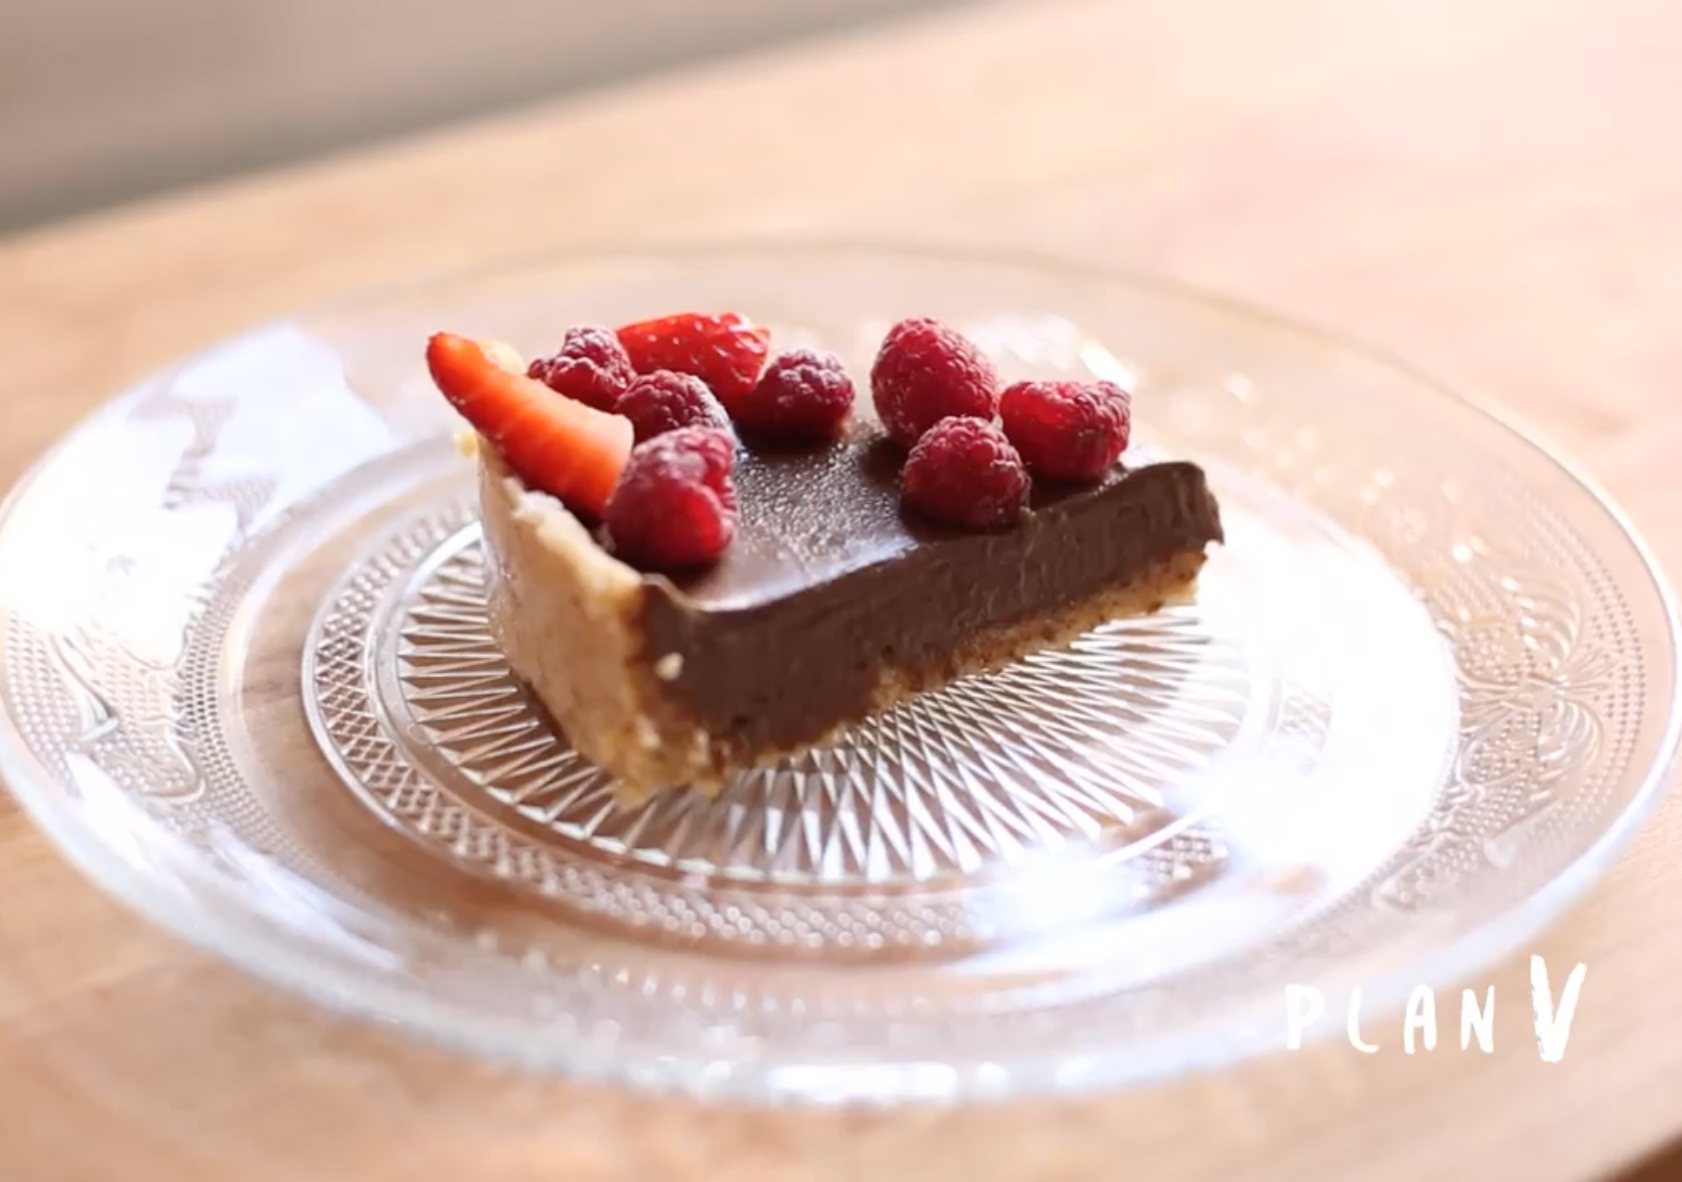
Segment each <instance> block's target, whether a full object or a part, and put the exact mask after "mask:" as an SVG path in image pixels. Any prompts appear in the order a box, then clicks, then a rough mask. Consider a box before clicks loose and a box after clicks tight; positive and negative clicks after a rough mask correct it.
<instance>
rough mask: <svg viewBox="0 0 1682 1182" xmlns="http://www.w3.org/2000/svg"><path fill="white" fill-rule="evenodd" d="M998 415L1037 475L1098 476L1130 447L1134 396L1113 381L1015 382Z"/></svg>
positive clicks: (1054, 477)
mask: <svg viewBox="0 0 1682 1182" xmlns="http://www.w3.org/2000/svg"><path fill="white" fill-rule="evenodd" d="M999 417H1000V419H1001V420H1002V421H1003V423H1004V429H1005V434H1006V435H1007V436H1009V437H1010V441H1011V442H1012V443H1013V444H1015V445H1016V450H1017V451H1018V452H1020V453H1021V454H1022V459H1023V461H1024V462H1025V463H1026V464H1027V465H1028V470H1029V471H1030V472H1032V473H1033V474H1034V475H1035V476H1038V477H1044V478H1045V479H1048V480H1075V481H1088V480H1096V479H1098V478H1099V477H1100V476H1102V475H1103V474H1104V473H1105V472H1107V471H1109V469H1110V468H1111V467H1112V466H1113V465H1114V464H1115V462H1116V460H1118V459H1120V458H1121V453H1122V452H1124V451H1126V450H1127V438H1128V436H1129V434H1131V432H1132V426H1133V399H1132V396H1131V395H1129V394H1128V393H1127V391H1126V390H1124V389H1122V388H1121V387H1120V386H1118V385H1116V384H1115V383H1114V382H1017V383H1016V384H1015V385H1013V386H1009V387H1006V389H1005V392H1004V393H1003V394H1002V395H1000V396H999Z"/></svg>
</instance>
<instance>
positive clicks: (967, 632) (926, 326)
mask: <svg viewBox="0 0 1682 1182" xmlns="http://www.w3.org/2000/svg"><path fill="white" fill-rule="evenodd" d="M768 343H769V337H768V334H767V333H765V331H764V330H763V329H759V328H756V327H754V326H752V325H751V324H749V323H748V322H747V321H745V320H742V319H741V318H740V317H734V316H723V317H718V316H676V317H667V318H664V319H662V320H660V321H653V322H647V323H645V324H642V325H634V326H629V327H627V328H623V329H620V330H618V331H617V332H616V333H615V332H610V331H608V330H605V329H583V330H574V332H572V333H569V334H568V335H567V338H566V342H565V343H564V344H563V346H562V348H561V350H560V351H559V352H558V353H557V354H556V355H555V356H554V357H551V358H545V359H541V360H539V361H537V362H533V363H532V364H531V365H530V366H527V367H522V365H521V364H520V363H519V361H518V359H517V358H516V357H514V356H513V355H512V353H511V351H510V350H508V349H506V348H505V347H503V346H498V345H483V344H480V343H477V342H474V341H471V340H468V339H466V338H462V337H456V336H451V335H449V334H439V335H437V336H435V337H433V338H432V341H431V342H430V344H429V347H428V362H429V365H430V368H431V370H432V374H433V377H434V380H435V381H436V382H437V384H438V386H439V389H440V390H441V391H442V392H443V393H444V395H445V396H446V398H448V399H449V401H450V402H451V403H452V404H453V405H454V406H455V407H456V408H457V409H458V410H459V411H460V412H461V413H462V415H463V416H464V417H465V418H466V419H467V420H468V421H469V423H470V424H472V426H473V427H474V429H475V434H474V435H473V437H472V438H473V440H474V443H475V447H474V449H473V450H474V451H475V452H476V455H477V462H478V467H479V500H480V511H481V517H482V521H483V529H484V545H485V548H486V554H487V569H488V572H489V576H488V583H487V592H488V610H489V613H490V620H491V625H492V629H493V632H494V635H495V637H496V639H497V641H498V643H499V645H500V646H501V648H502V650H503V652H504V654H505V656H506V658H507V660H508V662H509V665H510V666H511V668H512V669H513V671H514V673H515V674H516V675H517V676H518V677H519V678H520V679H521V680H522V681H523V682H524V683H525V684H526V685H527V686H528V688H529V689H530V691H531V692H532V694H533V695H534V696H535V697H536V699H537V700H538V701H539V702H540V703H541V704H542V706H543V707H544V708H545V709H546V710H547V712H548V713H549V715H550V716H551V717H552V719H553V721H554V722H555V723H556V724H557V725H558V727H559V728H560V729H561V730H562V731H564V732H565V734H566V737H567V738H568V740H569V741H570V742H571V743H572V744H573V746H574V747H575V748H576V749H577V750H578V751H579V752H580V754H582V755H583V756H584V757H585V758H586V759H588V760H590V761H591V762H593V763H595V764H596V765H597V766H598V767H601V768H603V769H604V770H606V771H608V772H610V773H612V774H613V775H614V776H615V777H617V779H618V782H619V786H618V791H619V794H620V796H621V799H623V800H624V801H625V802H627V803H631V802H635V801H638V800H641V799H644V798H646V797H647V796H649V795H651V794H652V793H654V792H657V791H660V790H663V789H676V788H683V789H689V790H693V791H699V792H703V793H712V792H715V791H716V790H717V789H718V788H719V787H720V786H721V785H723V784H724V783H726V782H728V781H729V780H730V779H731V778H732V777H733V776H735V775H736V774H738V773H740V772H742V771H745V770H748V769H751V768H754V767H757V766H762V765H764V764H767V763H770V762H773V761H775V760H778V759H781V758H785V757H788V756H791V755H797V754H799V753H800V752H802V751H804V750H806V749H808V748H810V747H812V746H814V745H816V744H819V743H822V742H824V741H825V740H826V739H828V738H829V737H831V736H833V735H834V734H835V733H836V732H837V731H839V730H841V729H843V728H845V727H847V726H849V725H852V724H856V723H858V722H861V721H863V720H865V719H867V718H869V717H871V716H872V715H874V714H876V713H877V712H879V711H882V710H884V709H886V708H888V707H890V706H892V705H894V704H895V703H897V702H900V701H902V700H904V699H906V698H908V697H910V696H912V695H914V694H917V693H920V692H923V691H927V690H931V689H935V688H938V687H940V686H943V685H946V684H948V683H950V682H951V681H953V680H955V679H957V678H960V677H964V676H967V675H970V674H975V673H980V672H986V671H990V670H994V669H997V668H999V667H1001V666H1003V665H1006V664H1008V663H1010V662H1012V661H1015V660H1018V659H1020V658H1021V657H1023V656H1026V655H1028V654H1030V653H1033V652H1036V651H1039V650H1042V649H1046V648H1051V647H1059V646H1062V645H1065V644H1067V643H1068V642H1070V641H1072V640H1073V639H1074V638H1076V637H1078V636H1080V635H1081V634H1083V633H1085V632H1087V631H1089V630H1090V629H1092V628H1093V627H1095V626H1097V625H1098V624H1100V623H1103V622H1104V621H1107V620H1112V619H1116V618H1119V617H1124V616H1136V615H1141V614H1146V613H1150V612H1154V611H1157V610H1159V609H1160V608H1161V607H1163V606H1164V605H1165V604H1169V603H1173V602H1179V601H1183V600H1185V599H1188V598H1189V597H1190V596H1191V595H1192V594H1193V592H1194V588H1195V585H1196V580H1197V577H1198V574H1199V572H1200V571H1201V570H1202V568H1203V565H1204V563H1205V560H1206V554H1207V550H1208V547H1209V545H1210V544H1211V543H1215V542H1221V541H1223V540H1224V535H1223V533H1222V526H1221V517H1220V510H1219V507H1218V505H1217V502H1216V500H1215V497H1214V496H1213V494H1212V493H1211V491H1210V489H1209V487H1208V483H1207V480H1206V478H1205V475H1204V472H1203V471H1202V469H1201V468H1199V467H1198V466H1197V465H1195V464H1192V463H1188V462H1181V461H1172V462H1161V463H1151V464H1147V465H1143V466H1139V467H1129V466H1127V465H1125V464H1123V463H1121V462H1119V457H1120V456H1121V454H1122V452H1123V450H1124V449H1125V447H1126V443H1127V436H1128V434H1129V429H1130V420H1131V406H1130V401H1129V398H1128V395H1127V394H1126V392H1125V391H1122V390H1120V389H1118V388H1117V387H1114V386H1111V385H1108V384H1107V383H1102V382H1088V383H1075V382H1026V383H1018V384H1017V385H1014V386H1010V387H1008V388H1005V389H1003V390H1002V391H1001V390H1000V389H998V384H997V381H996V379H995V377H994V375H993V370H992V367H991V365H990V364H989V363H988V362H987V360H986V359H985V357H983V356H982V355H981V354H980V353H979V351H978V350H976V349H975V348H974V346H973V345H971V344H970V343H969V342H968V341H967V340H965V339H964V338H963V337H961V336H960V335H958V334H957V333H955V332H954V331H952V330H951V329H949V328H946V327H945V326H943V325H940V324H938V323H937V322H934V321H928V320H912V321H903V322H901V323H900V324H899V325H896V326H895V328H894V329H893V330H891V331H890V332H889V334H888V336H887V338H886V339H885V340H884V342H883V346H882V351H881V352H880V354H879V355H878V357H877V359H876V363H875V365H874V366H873V368H872V371H871V388H872V395H873V398H872V399H871V400H870V402H869V403H868V404H865V403H862V402H861V404H860V405H859V406H857V407H856V408H855V407H854V405H853V404H854V398H853V386H852V382H851V380H850V378H849V377H848V375H847V373H846V371H845V369H844V368H843V367H842V365H841V364H840V362H839V361H838V360H836V359H835V358H833V357H830V356H828V355H825V354H820V353H815V352H811V351H807V350H796V351H792V352H788V353H783V354H781V355H778V356H776V357H769V356H768V353H769V349H768Z"/></svg>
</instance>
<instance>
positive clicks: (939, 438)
mask: <svg viewBox="0 0 1682 1182" xmlns="http://www.w3.org/2000/svg"><path fill="white" fill-rule="evenodd" d="M1029 484H1030V481H1029V479H1028V469H1027V468H1026V467H1024V466H1023V464H1022V457H1021V456H1019V455H1017V454H1016V449H1015V448H1014V447H1012V446H1011V445H1010V440H1008V439H1006V438H1005V433H1004V432H1003V431H1001V430H999V429H998V428H997V427H995V426H994V425H993V424H992V423H989V422H987V421H986V420H985V419H974V418H963V417H952V418H945V419H942V420H940V422H938V423H936V424H935V425H934V426H933V427H930V428H929V429H928V430H927V431H925V432H924V433H923V437H922V438H921V439H919V440H918V441H917V443H916V445H915V446H914V447H912V449H911V454H910V455H909V456H907V457H906V460H905V470H904V471H903V472H901V473H900V489H901V496H902V498H903V499H904V502H905V504H906V505H907V506H909V507H910V508H912V509H914V510H916V511H917V512H919V513H921V514H923V515H924V516H925V517H932V518H934V519H935V520H937V521H944V522H947V523H948V524H950V525H961V526H966V527H969V528H971V529H991V528H996V527H998V526H1003V525H1009V524H1010V523H1011V522H1013V521H1015V520H1016V519H1017V518H1018V517H1020V516H1021V515H1022V510H1023V509H1024V508H1026V506H1027V504H1028V487H1029Z"/></svg>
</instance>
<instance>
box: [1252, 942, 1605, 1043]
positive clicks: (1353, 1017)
mask: <svg viewBox="0 0 1682 1182" xmlns="http://www.w3.org/2000/svg"><path fill="white" fill-rule="evenodd" d="M1587 975H1588V966H1587V965H1584V964H1579V965H1577V966H1576V967H1575V968H1573V969H1572V970H1571V973H1570V975H1569V976H1568V977H1567V978H1566V980H1565V988H1564V990H1563V991H1562V992H1561V993H1560V995H1559V999H1558V1001H1557V1003H1556V1002H1555V999H1554V994H1553V990H1552V989H1551V988H1550V987H1549V984H1548V966H1547V963H1546V962H1545V961H1544V960H1543V959H1542V958H1541V957H1540V956H1532V957H1531V958H1530V999H1531V1008H1532V1010H1533V1011H1534V1012H1535V1017H1536V1022H1535V1030H1536V1046H1537V1050H1538V1051H1539V1052H1540V1054H1541V1057H1542V1062H1544V1063H1558V1062H1559V1061H1560V1060H1562V1059H1563V1058H1565V1046H1566V1043H1567V1042H1569V1041H1570V1038H1571V1023H1572V1020H1573V1019H1574V1018H1575V1017H1576V1015H1577V999H1578V997H1579V996H1580V995H1581V994H1582V990H1583V978H1584V977H1585V976H1587ZM1325 1013H1326V996H1325V994H1324V993H1322V992H1321V991H1320V990H1318V989H1316V988H1314V987H1313V986H1312V985H1287V986H1285V1047H1286V1049H1287V1050H1292V1051H1295V1050H1300V1049H1301V1048H1302V1044H1303V1035H1304V1034H1305V1033H1306V1032H1307V1031H1308V1030H1309V1029H1311V1028H1312V1027H1313V1026H1314V1025H1315V1023H1317V1022H1319V1021H1320V1020H1321V1018H1323V1017H1325ZM1401 1033H1402V1037H1401V1048H1402V1053H1403V1054H1405V1055H1412V1054H1416V1053H1418V1052H1420V1051H1434V1050H1436V1049H1437V995H1436V993H1435V991H1433V990H1432V989H1431V987H1430V986H1428V985H1421V986H1419V987H1418V988H1417V989H1415V990H1414V991H1413V992H1412V993H1411V994H1409V995H1408V1001H1407V1009H1406V1011H1405V1012H1404V1013H1403V1016H1402V1032H1401ZM1344 1034H1345V1036H1346V1037H1347V1038H1348V1039H1349V1045H1350V1046H1351V1047H1353V1048H1355V1050H1356V1051H1358V1052H1360V1053H1361V1054H1363V1055H1376V1054H1377V1053H1378V1052H1379V1050H1380V1049H1382V1048H1381V1046H1380V1044H1378V1043H1374V1042H1369V1041H1368V1040H1367V1038H1366V1037H1365V1036H1364V1034H1363V1032H1362V1026H1361V991H1360V990H1359V989H1352V990H1350V992H1349V1008H1348V1009H1347V1010H1346V1011H1345V1012H1344ZM1474 1041H1476V1043H1477V1046H1478V1049H1479V1050H1480V1051H1482V1052H1483V1053H1484V1054H1486V1055H1488V1054H1493V1053H1494V1051H1495V986H1493V985H1490V986H1488V987H1487V988H1486V989H1485V990H1484V995H1483V998H1482V1000H1481V1002H1480V1000H1479V998H1478V994H1477V991H1476V990H1473V989H1463V990H1461V993H1460V1049H1461V1050H1462V1051H1465V1050H1470V1049H1471V1046H1472V1043H1473V1042H1474Z"/></svg>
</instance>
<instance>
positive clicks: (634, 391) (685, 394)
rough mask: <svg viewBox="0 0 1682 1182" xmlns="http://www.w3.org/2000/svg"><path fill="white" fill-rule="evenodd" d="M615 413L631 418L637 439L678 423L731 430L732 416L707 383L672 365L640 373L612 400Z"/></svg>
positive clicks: (653, 435)
mask: <svg viewBox="0 0 1682 1182" xmlns="http://www.w3.org/2000/svg"><path fill="white" fill-rule="evenodd" d="M613 413H614V414H619V415H624V416H625V417H626V418H628V419H630V420H631V426H632V427H633V428H635V429H636V433H637V442H638V443H646V442H647V441H648V440H650V439H653V438H654V437H655V436H656V435H664V434H665V433H666V432H667V431H676V430H677V429H678V428H679V427H716V428H717V429H719V430H721V431H725V432H728V431H729V430H730V416H729V415H727V414H725V413H724V407H723V406H721V405H719V401H718V399H716V398H714V397H713V395H712V391H711V390H709V389H707V384H706V383H705V382H703V381H702V380H701V379H700V378H698V377H695V376H694V375H692V374H686V373H673V372H672V371H671V370H669V369H657V370H655V371H654V372H653V373H646V374H642V375H641V376H639V377H638V378H637V379H636V380H635V381H634V382H632V383H631V384H630V386H629V387H627V389H626V390H625V392H624V393H623V394H621V395H620V396H619V401H618V402H615V403H614V404H613Z"/></svg>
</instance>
